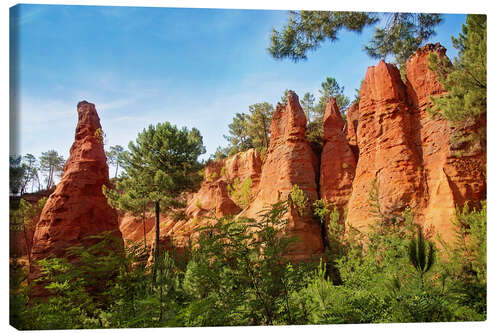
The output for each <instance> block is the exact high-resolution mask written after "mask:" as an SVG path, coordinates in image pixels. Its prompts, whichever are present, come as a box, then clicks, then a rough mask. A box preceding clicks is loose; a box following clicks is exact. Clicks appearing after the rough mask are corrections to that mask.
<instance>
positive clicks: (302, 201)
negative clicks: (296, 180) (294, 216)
mask: <svg viewBox="0 0 500 333" xmlns="http://www.w3.org/2000/svg"><path fill="white" fill-rule="evenodd" d="M289 196H290V199H291V201H292V203H293V206H294V207H295V208H296V209H297V212H298V213H299V215H300V216H302V215H304V214H305V213H306V209H307V208H308V207H309V198H308V197H307V195H306V194H305V193H304V191H303V190H302V189H301V188H300V187H299V185H297V184H293V186H292V190H291V191H290V194H289Z"/></svg>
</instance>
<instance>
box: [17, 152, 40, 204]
mask: <svg viewBox="0 0 500 333" xmlns="http://www.w3.org/2000/svg"><path fill="white" fill-rule="evenodd" d="M22 161H23V163H22V166H23V168H24V170H25V172H24V177H23V183H22V187H21V195H23V193H25V192H26V191H27V190H28V188H27V187H28V184H29V183H31V192H33V190H34V186H35V185H36V184H38V191H40V189H41V184H40V178H39V175H38V174H39V171H40V168H39V165H38V160H37V158H36V157H35V156H33V155H32V154H26V155H24V156H23V158H22Z"/></svg>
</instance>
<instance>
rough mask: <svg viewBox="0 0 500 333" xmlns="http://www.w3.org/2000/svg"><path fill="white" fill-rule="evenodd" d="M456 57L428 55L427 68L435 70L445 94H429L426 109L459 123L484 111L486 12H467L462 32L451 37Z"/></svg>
mask: <svg viewBox="0 0 500 333" xmlns="http://www.w3.org/2000/svg"><path fill="white" fill-rule="evenodd" d="M452 41H453V46H454V47H455V48H456V49H458V59H455V61H454V63H453V65H452V64H451V63H450V61H449V60H448V59H447V58H439V57H438V56H437V55H436V54H431V55H429V68H430V69H432V70H433V71H435V72H436V74H437V76H438V80H439V82H440V83H441V84H442V85H443V88H444V89H445V90H446V91H447V92H448V94H446V95H444V96H439V97H432V98H431V101H432V102H433V104H434V105H433V107H432V108H431V109H430V112H431V113H433V114H436V113H439V112H440V114H441V115H442V116H443V117H444V118H445V119H447V120H449V121H451V122H454V123H457V122H458V123H460V122H463V121H466V120H470V119H472V120H474V119H476V118H477V117H478V116H480V115H481V114H484V113H486V84H487V82H486V15H472V14H471V15H467V20H466V23H465V25H463V26H462V33H461V34H460V35H459V37H458V38H453V37H452Z"/></svg>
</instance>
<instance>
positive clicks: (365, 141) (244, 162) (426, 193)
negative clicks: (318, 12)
mask: <svg viewBox="0 0 500 333" xmlns="http://www.w3.org/2000/svg"><path fill="white" fill-rule="evenodd" d="M430 52H435V53H437V55H438V56H439V57H446V50H445V49H444V48H443V47H442V46H441V45H439V44H429V45H426V46H424V47H422V48H420V49H419V50H418V51H417V52H415V54H414V55H413V56H412V57H410V58H409V59H408V61H407V64H406V79H405V82H403V80H402V79H401V74H400V72H399V70H398V69H397V68H396V67H395V66H394V65H391V64H387V63H385V62H384V61H381V62H380V63H379V64H378V65H377V66H373V67H370V68H368V70H367V73H366V76H365V79H364V81H363V84H362V88H361V92H360V100H359V102H356V103H353V104H352V105H351V106H350V107H349V108H348V110H347V112H346V117H347V123H346V122H345V121H344V119H343V117H342V115H341V114H340V112H339V110H338V107H337V105H336V103H335V100H334V99H330V100H328V102H327V106H326V110H325V116H324V121H323V130H324V145H323V147H322V150H321V156H320V157H319V156H318V155H317V154H315V153H314V150H313V149H312V148H311V145H310V144H309V143H308V142H307V140H306V137H305V130H306V117H305V115H304V112H303V111H302V108H301V106H300V104H299V101H298V98H297V96H296V95H295V93H293V92H291V93H290V94H288V96H287V102H286V104H285V105H281V104H278V105H277V107H276V111H275V112H274V115H273V118H272V123H271V138H270V144H269V147H268V149H267V153H266V155H265V157H263V158H262V157H261V154H260V153H259V152H257V151H256V150H254V149H251V150H249V151H246V152H241V153H238V154H236V155H234V156H232V157H229V158H226V159H224V160H220V161H213V162H211V163H209V164H208V165H207V167H206V169H205V180H204V181H203V182H202V184H201V187H200V190H199V191H198V192H196V193H192V194H190V195H189V196H188V200H187V208H186V209H185V210H184V213H185V215H186V218H185V219H183V220H180V221H173V220H172V219H170V218H168V217H167V216H162V218H161V232H160V234H161V239H162V241H163V243H164V244H167V243H168V244H170V245H168V246H169V247H170V246H172V245H173V246H174V247H175V248H177V249H180V248H182V247H183V246H184V245H186V244H187V242H188V240H191V241H195V239H196V231H197V230H198V229H199V227H200V226H202V225H204V224H206V223H210V221H214V219H215V218H219V217H222V216H225V215H228V214H230V215H237V217H250V218H257V219H258V217H259V214H260V213H261V212H262V210H264V209H266V208H267V207H269V206H270V205H271V204H273V203H275V202H277V201H279V200H288V199H289V194H290V192H291V190H292V187H293V185H298V186H299V187H300V188H301V189H302V190H303V191H304V193H305V194H306V195H307V197H308V199H309V200H310V202H312V201H314V200H317V199H318V198H322V199H325V200H327V201H328V202H330V203H332V204H334V205H336V206H337V208H339V210H340V212H341V214H342V213H343V212H345V213H346V216H347V222H348V223H349V224H350V225H352V226H354V227H356V228H358V229H360V230H361V231H367V230H368V226H369V225H371V224H372V223H374V222H375V220H376V216H375V215H374V213H373V209H374V205H373V204H374V203H373V202H370V200H369V196H370V192H371V191H372V193H376V191H375V189H376V188H378V198H377V199H378V204H379V206H380V212H381V213H382V214H383V215H384V216H385V217H388V218H392V217H394V216H401V213H402V212H403V211H404V210H405V209H406V208H407V207H409V208H411V210H412V212H413V214H414V216H415V219H416V222H417V223H420V224H422V225H424V226H425V227H426V229H428V230H429V229H430V230H432V229H434V230H435V231H436V232H437V233H439V234H440V235H441V237H442V238H443V239H444V240H445V241H449V240H451V239H452V237H453V235H454V233H453V230H452V229H453V225H452V223H451V220H452V219H453V218H455V208H456V206H463V205H464V203H465V202H469V204H470V205H472V206H477V205H478V204H479V203H480V201H481V200H483V199H485V198H486V176H485V171H486V170H485V166H486V153H485V149H483V148H482V147H480V146H478V145H476V146H473V147H465V148H471V149H466V150H465V152H464V145H463V144H457V143H455V142H454V141H453V136H462V137H463V136H467V135H469V134H471V133H472V132H474V131H477V130H478V128H480V127H483V128H484V127H485V122H486V119H485V118H484V119H483V118H482V119H480V120H479V122H475V123H471V124H466V125H463V126H462V127H454V126H452V125H450V123H449V122H448V121H446V120H444V119H442V118H441V117H439V115H438V116H437V117H434V118H432V117H430V115H429V113H428V112H427V109H428V108H429V107H430V106H431V101H430V96H431V95H441V94H446V91H444V89H443V88H442V86H441V85H440V84H439V82H438V80H437V79H436V75H435V74H434V73H433V72H432V71H431V70H430V69H429V68H428V59H427V58H428V56H429V54H430ZM249 178H250V179H251V197H250V203H249V204H248V205H247V204H242V203H241V202H238V200H237V198H235V196H234V194H233V195H231V193H229V192H228V190H227V189H228V186H232V185H234V184H235V183H239V184H241V183H242V182H243V181H244V180H246V179H249ZM236 179H238V181H236ZM289 201H290V200H289ZM341 216H342V217H343V215H341ZM286 218H287V219H288V222H289V223H288V225H287V227H286V233H287V234H288V235H296V236H298V237H299V242H298V243H297V245H296V246H295V248H294V249H293V251H292V253H291V254H290V256H291V258H293V259H294V260H303V259H308V258H310V257H311V255H316V254H321V252H322V251H323V242H324V240H325V230H321V227H320V225H319V223H318V221H317V220H315V219H314V218H313V216H312V212H311V211H310V210H307V211H306V212H303V213H301V214H299V212H298V211H297V209H296V207H294V206H293V205H291V207H290V209H289V211H288V213H287V214H286ZM153 223H154V218H153V216H151V215H149V216H148V217H147V222H146V229H147V237H146V238H147V242H148V244H151V243H152V242H153V239H154V237H153V236H154V227H153ZM121 230H122V232H123V233H124V238H125V239H132V240H137V241H141V240H142V239H143V234H144V231H143V226H142V223H136V222H133V219H132V218H131V217H130V216H128V215H125V216H124V217H122V218H121ZM165 246H167V245H165Z"/></svg>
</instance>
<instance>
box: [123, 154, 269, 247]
mask: <svg viewBox="0 0 500 333" xmlns="http://www.w3.org/2000/svg"><path fill="white" fill-rule="evenodd" d="M261 168H262V159H261V154H260V153H259V152H258V151H256V150H255V149H250V150H247V151H244V152H241V153H237V154H235V155H233V156H231V157H229V158H226V159H224V160H221V161H212V162H210V163H209V164H208V165H207V166H206V167H205V176H204V180H203V182H202V183H201V186H200V189H199V190H198V191H197V192H196V193H189V194H186V198H185V199H186V202H187V205H186V208H185V209H184V210H183V211H182V212H183V213H184V214H185V218H184V219H181V220H178V221H174V220H173V219H172V218H170V217H169V216H167V215H165V214H162V215H161V216H160V238H161V242H163V243H164V244H165V246H166V247H172V246H173V247H175V248H177V250H178V251H180V250H181V249H182V248H183V247H184V245H186V244H187V243H188V240H190V239H191V241H195V240H196V238H197V236H198V235H197V230H198V229H199V228H200V227H201V226H204V225H206V224H209V223H213V222H214V221H215V220H216V219H217V218H220V217H223V216H226V215H237V214H238V213H240V212H241V211H242V210H243V209H244V208H245V207H246V205H245V200H239V199H240V198H239V196H238V195H239V193H237V192H240V191H239V190H240V188H241V185H242V183H244V182H246V184H250V187H249V191H248V193H247V195H248V198H249V199H250V198H252V196H254V195H255V193H256V191H257V188H258V186H259V181H260V175H261ZM228 187H230V188H231V189H235V191H234V192H235V193H230V192H229V191H228ZM246 204H248V203H246ZM119 220H120V230H121V231H122V233H123V238H124V240H125V241H133V242H143V239H144V231H146V243H147V245H148V246H151V245H152V244H153V242H154V233H155V230H154V216H153V215H152V214H151V213H146V215H145V221H146V223H145V226H144V225H143V223H142V217H140V216H139V217H134V216H132V215H130V214H128V213H125V214H124V215H122V216H120V217H119Z"/></svg>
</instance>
